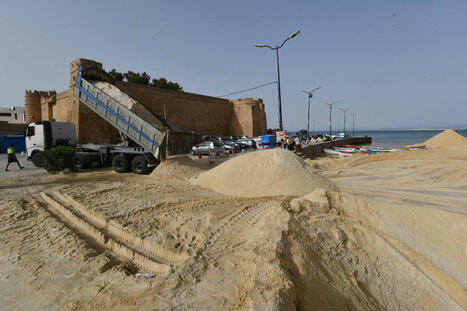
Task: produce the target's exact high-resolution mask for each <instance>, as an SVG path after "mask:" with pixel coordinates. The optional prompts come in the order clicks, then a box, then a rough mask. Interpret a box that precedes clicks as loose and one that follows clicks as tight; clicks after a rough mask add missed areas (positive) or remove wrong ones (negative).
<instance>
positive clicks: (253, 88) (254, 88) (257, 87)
mask: <svg viewBox="0 0 467 311" xmlns="http://www.w3.org/2000/svg"><path fill="white" fill-rule="evenodd" d="M274 83H277V81H273V82H269V83H265V84H261V85H259V86H256V87H252V88H250V89H246V90H242V91H238V92H233V93H230V94H225V95H221V96H217V97H226V96H230V95H235V94H239V93H243V92H248V91H252V90H256V89H259V88H260V87H263V86H267V85H271V84H274Z"/></svg>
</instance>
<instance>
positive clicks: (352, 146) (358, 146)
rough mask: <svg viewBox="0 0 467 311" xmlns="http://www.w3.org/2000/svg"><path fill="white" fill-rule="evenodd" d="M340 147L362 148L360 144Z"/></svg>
mask: <svg viewBox="0 0 467 311" xmlns="http://www.w3.org/2000/svg"><path fill="white" fill-rule="evenodd" d="M342 147H346V148H362V146H360V145H344V146H342Z"/></svg>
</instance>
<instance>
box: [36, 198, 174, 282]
mask: <svg viewBox="0 0 467 311" xmlns="http://www.w3.org/2000/svg"><path fill="white" fill-rule="evenodd" d="M39 195H40V197H41V198H42V199H43V200H44V201H45V202H46V204H47V207H48V208H47V210H48V211H49V212H50V213H52V214H54V215H55V216H56V217H57V218H58V219H59V220H61V221H62V222H64V223H65V224H66V225H67V226H68V227H69V228H71V229H72V231H75V232H77V233H78V234H79V235H80V236H83V237H85V238H86V239H88V240H89V242H91V243H92V244H95V245H97V246H98V247H101V248H103V249H105V250H107V251H108V252H109V253H110V254H111V255H112V256H114V257H115V258H118V259H121V260H122V261H128V262H131V263H134V264H135V265H136V266H138V267H139V268H141V269H143V270H145V271H148V272H151V273H154V274H159V275H160V274H162V275H164V274H167V273H169V271H170V266H168V265H165V264H161V263H158V262H155V261H153V260H151V259H149V258H147V257H145V256H142V255H141V254H138V253H136V252H135V251H133V250H131V249H130V248H128V247H126V246H125V245H123V244H120V243H118V242H116V241H114V240H113V239H111V238H110V237H108V236H106V235H105V234H104V233H102V232H101V231H100V230H98V229H96V228H95V227H94V226H93V225H91V224H90V223H88V222H86V221H85V220H83V219H82V218H80V217H79V216H78V215H76V214H75V213H74V212H72V211H71V210H69V209H67V208H66V207H64V206H63V205H62V204H60V203H59V202H57V201H55V200H53V199H52V198H51V197H49V196H48V195H47V194H46V193H44V192H41V193H40V194H39Z"/></svg>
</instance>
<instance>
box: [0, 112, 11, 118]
mask: <svg viewBox="0 0 467 311" xmlns="http://www.w3.org/2000/svg"><path fill="white" fill-rule="evenodd" d="M0 117H11V113H9V112H0Z"/></svg>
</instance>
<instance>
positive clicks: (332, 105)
mask: <svg viewBox="0 0 467 311" xmlns="http://www.w3.org/2000/svg"><path fill="white" fill-rule="evenodd" d="M336 103H337V102H336V101H335V102H332V103H325V105H328V106H329V135H332V107H334V105H335V104H336Z"/></svg>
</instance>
